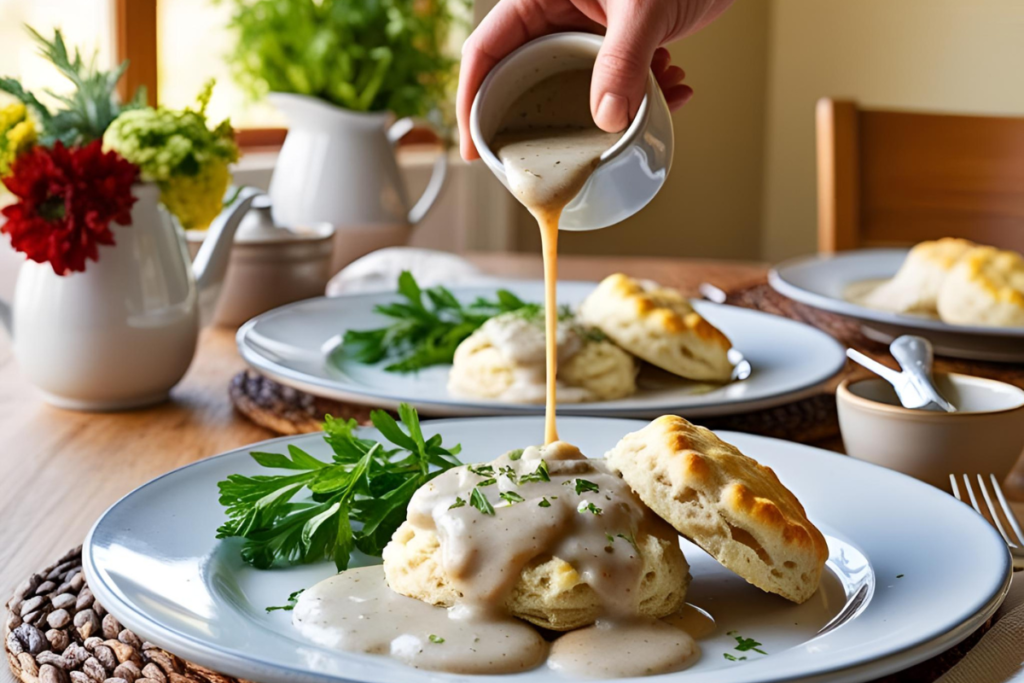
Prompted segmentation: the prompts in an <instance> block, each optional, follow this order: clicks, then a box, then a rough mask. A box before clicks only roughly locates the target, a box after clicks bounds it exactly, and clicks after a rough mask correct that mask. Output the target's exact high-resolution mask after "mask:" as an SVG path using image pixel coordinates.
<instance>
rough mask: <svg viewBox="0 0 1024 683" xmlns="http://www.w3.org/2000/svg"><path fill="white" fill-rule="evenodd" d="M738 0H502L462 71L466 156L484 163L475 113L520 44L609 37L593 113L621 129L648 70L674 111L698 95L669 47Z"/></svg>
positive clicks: (601, 123)
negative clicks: (477, 101) (496, 71)
mask: <svg viewBox="0 0 1024 683" xmlns="http://www.w3.org/2000/svg"><path fill="white" fill-rule="evenodd" d="M730 4H732V0H501V1H500V2H499V3H498V4H497V5H496V6H495V8H494V9H493V10H491V12H490V14H488V15H487V16H486V17H485V18H484V20H483V21H482V22H480V25H479V26H478V27H477V28H476V30H475V31H473V33H472V35H470V37H469V38H468V39H467V40H466V44H465V45H464V46H463V49H462V67H461V71H460V73H459V93H458V99H457V115H458V120H459V138H460V140H461V151H462V157H463V158H464V159H465V160H466V161H471V160H473V159H479V158H480V155H479V154H478V153H477V150H476V147H475V146H474V145H473V140H472V138H471V137H470V134H469V112H470V109H471V108H472V106H473V98H474V97H476V91H477V90H478V89H479V88H480V84H481V83H482V82H483V80H484V77H486V76H487V74H488V72H490V70H491V69H492V68H494V66H495V65H496V64H497V63H498V62H499V61H501V60H502V59H503V58H504V57H505V56H506V55H508V54H509V53H511V52H512V51H513V50H515V49H516V48H517V47H519V46H520V45H523V44H524V43H527V42H529V41H531V40H533V39H534V38H538V37H540V36H542V35H546V34H548V33H554V32H557V31H588V32H591V33H603V34H605V40H604V44H603V45H602V46H601V51H600V53H599V54H598V56H597V61H596V62H595V64H594V76H593V79H592V81H591V85H590V111H591V113H592V114H593V116H594V122H595V123H596V124H597V125H598V127H599V128H601V129H603V130H606V131H609V132H618V131H620V130H623V129H625V128H626V126H628V125H629V122H630V121H631V120H632V119H633V117H634V116H636V112H637V110H638V109H639V108H640V102H641V101H642V100H643V98H644V91H645V89H646V87H647V71H648V69H650V70H651V71H652V72H653V73H654V77H655V80H657V82H658V85H659V86H660V87H661V90H662V92H663V93H664V94H665V99H666V100H667V101H668V105H669V107H670V108H671V109H672V110H673V111H674V110H676V109H678V108H679V107H681V106H683V104H685V103H686V101H687V100H689V99H690V97H691V96H692V95H693V90H692V89H691V88H690V87H689V86H688V85H685V84H684V83H683V82H682V81H683V78H684V77H685V73H684V72H683V70H682V69H680V68H679V67H678V66H673V65H672V64H671V57H670V56H669V53H668V50H666V49H665V48H663V47H661V46H662V45H664V44H665V43H668V42H670V41H672V40H675V39H676V38H681V37H683V36H685V35H687V34H689V33H693V32H694V31H696V30H698V29H700V28H703V27H704V26H706V25H707V24H709V23H710V22H711V21H713V20H714V19H715V18H717V17H718V16H719V15H720V14H721V13H722V12H724V11H725V9H726V8H727V7H728V6H729V5H730Z"/></svg>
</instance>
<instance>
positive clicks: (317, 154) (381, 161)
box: [269, 93, 448, 272]
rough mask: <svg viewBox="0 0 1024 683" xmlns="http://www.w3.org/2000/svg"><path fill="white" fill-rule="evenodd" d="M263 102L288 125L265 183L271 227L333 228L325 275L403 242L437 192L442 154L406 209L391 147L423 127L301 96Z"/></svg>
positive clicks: (441, 178)
mask: <svg viewBox="0 0 1024 683" xmlns="http://www.w3.org/2000/svg"><path fill="white" fill-rule="evenodd" d="M269 97H270V101H271V102H273V103H274V105H275V106H276V107H277V108H278V109H280V110H281V112H282V113H283V114H284V115H285V117H286V119H287V120H288V136H287V137H286V138H285V141H284V145H283V147H282V148H281V153H280V155H279V156H278V159H277V164H276V166H275V168H274V175H273V178H272V179H271V181H270V198H271V202H272V205H273V213H274V222H275V223H277V224H278V225H284V226H292V227H294V226H303V225H312V224H315V223H329V224H331V225H333V226H334V227H335V228H336V232H335V248H334V261H333V264H332V272H336V271H337V270H340V269H341V268H342V267H343V266H345V265H347V264H348V263H350V262H351V261H353V260H355V259H356V258H358V257H360V256H363V255H365V254H367V253H369V252H371V251H375V250H376V249H380V248H383V247H389V246H399V245H403V244H405V243H406V242H407V241H408V239H409V235H410V232H411V230H412V228H413V227H414V226H415V225H416V224H417V223H418V222H419V221H420V220H422V219H423V217H424V216H426V214H427V212H428V211H429V210H430V208H431V207H432V206H433V205H434V203H435V201H436V200H437V198H438V197H439V196H440V194H441V189H442V188H443V186H444V181H445V176H446V174H447V164H448V161H447V160H448V157H447V154H446V153H442V154H441V155H440V156H439V157H438V160H437V162H436V163H435V164H434V171H433V175H432V176H431V178H430V182H429V183H428V184H427V187H426V189H425V190H424V191H423V195H422V196H421V197H420V198H419V199H418V200H417V201H416V203H415V204H411V202H410V201H409V198H408V195H407V193H406V189H405V184H404V183H403V181H402V177H401V174H400V173H399V169H398V162H397V160H396V158H395V151H394V147H395V145H396V144H397V143H398V141H399V140H400V139H401V138H402V137H403V136H404V135H405V134H406V133H408V132H409V131H410V130H412V128H413V127H414V126H421V127H423V126H425V127H431V126H430V124H429V123H426V122H424V121H422V120H419V119H413V118H404V119H400V120H398V121H395V122H394V123H390V121H391V119H392V116H391V115H390V114H388V113H387V112H372V113H365V112H355V111H350V110H348V109H342V108H340V107H336V106H334V105H332V104H329V103H327V102H324V101H323V100H320V99H317V98H314V97H307V96H305V95H292V94H286V93H271V94H270V96H269ZM389 123H390V125H389ZM410 207H411V208H410Z"/></svg>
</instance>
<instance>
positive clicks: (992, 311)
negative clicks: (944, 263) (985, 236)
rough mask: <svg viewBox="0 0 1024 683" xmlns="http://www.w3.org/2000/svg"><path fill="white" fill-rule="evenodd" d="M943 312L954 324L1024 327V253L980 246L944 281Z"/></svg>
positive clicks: (960, 261)
mask: <svg viewBox="0 0 1024 683" xmlns="http://www.w3.org/2000/svg"><path fill="white" fill-rule="evenodd" d="M938 309H939V316H940V317H941V318H942V320H943V321H944V322H948V323H952V324H954V325H983V326H991V327H1024V257H1022V256H1021V255H1020V254H1018V253H1016V252H1013V251H1004V250H1000V249H996V248H995V247H976V248H974V249H971V250H970V251H969V252H967V253H966V254H965V255H964V256H963V257H961V258H960V260H959V261H958V262H957V263H956V265H955V266H954V267H953V269H952V270H951V271H950V272H949V275H948V276H947V277H946V279H945V280H944V281H943V284H942V289H941V290H940V292H939V298H938Z"/></svg>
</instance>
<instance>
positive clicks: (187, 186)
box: [160, 159, 231, 230]
mask: <svg viewBox="0 0 1024 683" xmlns="http://www.w3.org/2000/svg"><path fill="white" fill-rule="evenodd" d="M230 182H231V174H230V173H229V172H228V163H227V161H224V160H221V159H214V160H210V161H208V162H206V163H205V164H203V166H202V167H201V168H200V169H199V172H198V173H197V174H195V175H182V176H172V177H171V178H170V180H165V181H162V182H161V183H160V201H162V202H163V203H164V206H166V207H167V209H168V210H169V211H170V212H171V213H173V214H174V215H175V216H177V217H178V220H179V221H180V222H181V226H182V227H183V228H185V229H186V230H203V229H205V228H207V227H209V225H210V223H211V222H212V221H213V219H214V218H216V217H217V214H219V213H220V212H221V209H222V208H223V203H224V193H225V192H227V189H228V184H229V183H230Z"/></svg>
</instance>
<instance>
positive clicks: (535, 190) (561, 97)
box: [491, 69, 622, 443]
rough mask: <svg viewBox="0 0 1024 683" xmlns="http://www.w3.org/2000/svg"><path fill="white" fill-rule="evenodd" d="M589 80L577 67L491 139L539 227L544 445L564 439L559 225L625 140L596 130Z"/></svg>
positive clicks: (526, 100) (545, 85) (543, 85)
mask: <svg viewBox="0 0 1024 683" xmlns="http://www.w3.org/2000/svg"><path fill="white" fill-rule="evenodd" d="M590 76H591V72H590V71H589V70H586V69H574V70H571V71H563V72H561V73H557V74H554V75H553V76H549V77H548V78H545V79H544V80H542V81H540V82H539V83H537V84H536V85H534V86H533V87H531V88H530V89H528V90H527V91H526V92H524V93H523V94H522V95H521V96H520V97H519V98H518V99H517V100H516V101H515V102H514V103H513V104H512V107H511V108H510V109H509V111H508V113H507V114H506V115H505V119H504V121H503V122H502V125H501V127H500V128H499V130H498V134H497V135H496V136H495V137H494V139H493V140H492V141H491V147H492V148H493V149H494V151H495V153H496V154H497V155H498V157H499V158H500V159H501V162H502V164H503V165H504V166H505V174H506V176H507V177H508V182H509V186H510V187H511V189H512V193H513V194H514V195H515V196H516V199H518V200H519V201H520V202H521V203H522V204H523V205H524V206H525V207H526V208H527V209H529V211H530V213H531V214H533V216H534V218H536V219H537V224H538V225H539V226H540V237H541V249H542V251H543V254H544V307H545V320H546V325H547V364H546V365H547V402H546V409H545V420H544V435H545V443H552V442H553V441H557V440H558V430H557V428H556V425H555V405H556V403H557V386H556V377H557V371H558V354H557V349H556V345H555V332H556V329H557V326H558V305H557V297H556V291H555V282H556V280H557V279H558V221H559V219H560V218H561V216H562V210H563V209H564V208H565V207H566V205H567V204H569V202H571V201H572V200H573V198H575V197H576V195H577V194H578V193H579V191H580V190H581V189H582V188H583V185H584V184H585V183H586V182H587V179H588V178H590V175H591V174H592V173H593V172H594V169H595V168H597V164H598V162H599V161H600V158H601V155H602V154H604V153H605V151H607V150H608V149H609V148H610V147H611V146H612V145H614V144H615V142H616V141H617V140H618V139H619V138H620V137H621V136H622V133H606V132H604V131H602V130H601V129H600V128H598V127H597V126H596V125H594V120H593V117H592V116H591V114H590V104H589V102H590Z"/></svg>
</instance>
